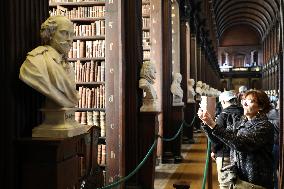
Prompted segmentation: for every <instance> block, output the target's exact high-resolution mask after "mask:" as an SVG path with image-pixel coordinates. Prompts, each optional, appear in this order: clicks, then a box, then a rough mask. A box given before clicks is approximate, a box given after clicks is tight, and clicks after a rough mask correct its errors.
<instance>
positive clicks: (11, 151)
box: [0, 0, 48, 189]
mask: <svg viewBox="0 0 284 189" xmlns="http://www.w3.org/2000/svg"><path fill="white" fill-rule="evenodd" d="M11 10H13V11H11ZM0 14H1V16H0V19H1V23H2V25H3V27H2V29H1V55H0V60H1V66H0V67H1V69H0V70H1V71H0V72H1V74H0V77H1V81H3V82H2V88H3V89H4V90H2V92H1V94H0V101H1V102H0V103H1V107H2V108H1V115H2V116H0V121H1V124H3V125H5V126H4V127H1V129H0V130H1V131H0V138H1V142H0V148H1V152H2V153H1V154H2V155H1V157H0V167H1V168H0V172H1V173H0V174H1V179H0V182H1V188H6V189H10V188H11V189H12V188H20V186H19V182H18V181H19V180H18V176H19V169H18V168H17V167H16V166H17V163H16V162H17V159H18V156H17V151H16V149H15V139H18V138H20V137H24V136H25V137H29V136H31V130H32V128H33V127H34V126H36V125H38V124H39V123H40V122H41V116H40V112H39V111H38V109H39V108H40V107H41V103H42V102H43V97H42V95H41V94H39V93H38V92H36V90H33V89H31V88H30V87H28V86H27V85H25V84H24V83H23V82H21V81H20V80H19V68H20V66H21V64H22V63H23V61H24V60H25V57H26V54H27V52H29V51H31V50H32V49H33V48H34V47H36V46H37V45H39V44H40V25H41V23H42V22H43V21H44V20H45V19H46V18H47V17H48V0H42V1H38V0H27V1H22V0H9V1H1V3H0ZM19 94H20V95H19Z"/></svg>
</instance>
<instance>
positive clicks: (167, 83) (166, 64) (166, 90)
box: [162, 0, 172, 162]
mask: <svg viewBox="0 0 284 189" xmlns="http://www.w3.org/2000/svg"><path fill="white" fill-rule="evenodd" d="M171 8H172V6H171V0H164V1H162V18H163V24H162V41H163V51H162V53H163V60H162V62H163V80H162V83H163V84H162V86H163V89H162V95H163V100H162V102H163V103H162V112H163V136H164V137H165V138H169V137H171V136H172V135H171V134H172V125H171V113H172V94H171V91H170V87H171V82H172V36H171V33H172V30H171V28H172V24H171ZM171 151H172V148H171V143H169V142H163V155H162V162H163V161H164V158H165V157H166V155H165V152H171Z"/></svg>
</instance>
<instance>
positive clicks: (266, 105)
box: [243, 90, 271, 114]
mask: <svg viewBox="0 0 284 189" xmlns="http://www.w3.org/2000/svg"><path fill="white" fill-rule="evenodd" d="M248 95H251V96H252V97H253V98H254V100H256V103H257V104H258V106H259V107H260V110H259V113H264V114H266V113H268V112H269V110H270V109H271V105H270V101H269V98H268V96H267V94H266V93H265V92H264V91H262V90H249V91H246V92H245V94H244V96H243V98H246V97H247V96H248Z"/></svg>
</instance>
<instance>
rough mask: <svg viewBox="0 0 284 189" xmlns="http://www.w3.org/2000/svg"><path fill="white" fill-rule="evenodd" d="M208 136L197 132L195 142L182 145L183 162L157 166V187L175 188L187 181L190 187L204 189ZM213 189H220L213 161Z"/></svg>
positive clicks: (157, 188)
mask: <svg viewBox="0 0 284 189" xmlns="http://www.w3.org/2000/svg"><path fill="white" fill-rule="evenodd" d="M206 150H207V138H206V136H205V135H204V134H203V133H195V143H194V144H183V145H182V157H183V158H184V160H183V162H182V163H180V164H161V165H159V166H157V167H156V178H155V189H173V188H174V187H173V184H175V183H180V182H183V183H187V184H189V185H190V189H202V181H203V171H204V167H205V161H206ZM212 168H213V170H212V182H213V184H212V186H213V187H212V189H218V188H219V187H218V181H217V174H216V164H215V162H214V161H213V162H212Z"/></svg>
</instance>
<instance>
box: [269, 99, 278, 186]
mask: <svg viewBox="0 0 284 189" xmlns="http://www.w3.org/2000/svg"><path fill="white" fill-rule="evenodd" d="M274 100H275V99H274ZM271 106H272V108H271V109H270V111H269V112H268V113H267V117H268V120H269V121H270V122H271V123H272V124H273V128H274V145H273V157H274V164H273V166H274V174H273V175H274V189H278V176H277V175H278V174H277V171H278V163H279V112H278V111H279V99H278V100H277V102H275V101H272V102H271Z"/></svg>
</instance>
